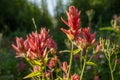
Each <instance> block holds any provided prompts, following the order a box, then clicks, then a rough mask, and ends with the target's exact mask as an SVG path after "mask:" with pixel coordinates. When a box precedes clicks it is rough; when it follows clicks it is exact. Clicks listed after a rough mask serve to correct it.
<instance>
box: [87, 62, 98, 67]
mask: <svg viewBox="0 0 120 80" xmlns="http://www.w3.org/2000/svg"><path fill="white" fill-rule="evenodd" d="M86 64H87V65H90V66H97V65H96V64H95V63H94V62H89V61H88V62H86Z"/></svg>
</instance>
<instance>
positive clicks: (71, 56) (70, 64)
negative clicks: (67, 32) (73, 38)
mask: <svg viewBox="0 0 120 80" xmlns="http://www.w3.org/2000/svg"><path fill="white" fill-rule="evenodd" d="M72 52H73V43H72V48H71V53H70V63H69V70H68V73H67V80H69V76H70V70H71V66H72V59H73V55H72Z"/></svg>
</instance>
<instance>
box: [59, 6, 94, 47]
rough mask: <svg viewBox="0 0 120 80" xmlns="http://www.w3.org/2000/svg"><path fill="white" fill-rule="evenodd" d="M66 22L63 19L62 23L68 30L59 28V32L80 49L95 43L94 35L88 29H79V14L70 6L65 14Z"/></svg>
mask: <svg viewBox="0 0 120 80" xmlns="http://www.w3.org/2000/svg"><path fill="white" fill-rule="evenodd" d="M66 14H67V17H68V21H65V20H64V19H63V18H61V19H62V21H63V22H64V23H65V24H66V25H67V26H68V27H69V30H66V29H64V28H61V30H62V31H63V32H64V33H65V34H66V35H67V36H68V38H69V39H70V40H73V41H75V42H76V44H77V46H78V47H79V48H80V49H83V48H86V47H88V46H90V45H91V44H93V43H94V42H95V33H93V34H91V33H90V28H89V27H88V28H80V18H79V16H80V12H78V10H77V9H76V8H75V7H74V6H70V7H69V11H68V12H66Z"/></svg>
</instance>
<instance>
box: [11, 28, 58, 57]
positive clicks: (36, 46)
mask: <svg viewBox="0 0 120 80" xmlns="http://www.w3.org/2000/svg"><path fill="white" fill-rule="evenodd" d="M16 43H17V46H15V45H14V44H12V47H13V48H14V50H15V51H16V52H17V56H18V57H26V56H27V57H29V58H30V59H37V58H44V57H45V56H46V54H47V50H49V51H50V52H54V51H55V50H56V49H57V46H56V43H55V42H54V40H53V39H52V37H51V36H50V35H49V31H46V29H45V28H41V30H40V33H39V34H38V33H37V32H36V31H35V32H32V33H31V34H29V35H27V39H26V40H23V38H18V37H17V38H16Z"/></svg>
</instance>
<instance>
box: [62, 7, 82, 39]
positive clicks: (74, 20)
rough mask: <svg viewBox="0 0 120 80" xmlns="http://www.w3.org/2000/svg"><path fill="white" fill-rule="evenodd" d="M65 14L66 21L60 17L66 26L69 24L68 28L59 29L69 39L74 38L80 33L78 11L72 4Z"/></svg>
mask: <svg viewBox="0 0 120 80" xmlns="http://www.w3.org/2000/svg"><path fill="white" fill-rule="evenodd" d="M66 14H67V17H68V20H67V21H66V20H64V19H63V18H61V19H62V21H63V22H64V23H65V24H66V25H67V26H69V30H66V29H64V28H61V30H62V31H63V32H64V33H65V34H66V35H67V36H68V38H69V39H70V40H74V39H75V38H77V36H78V35H79V34H80V29H79V26H80V18H79V16H80V12H78V10H77V9H76V8H75V7H74V6H70V7H69V11H68V12H66Z"/></svg>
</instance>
